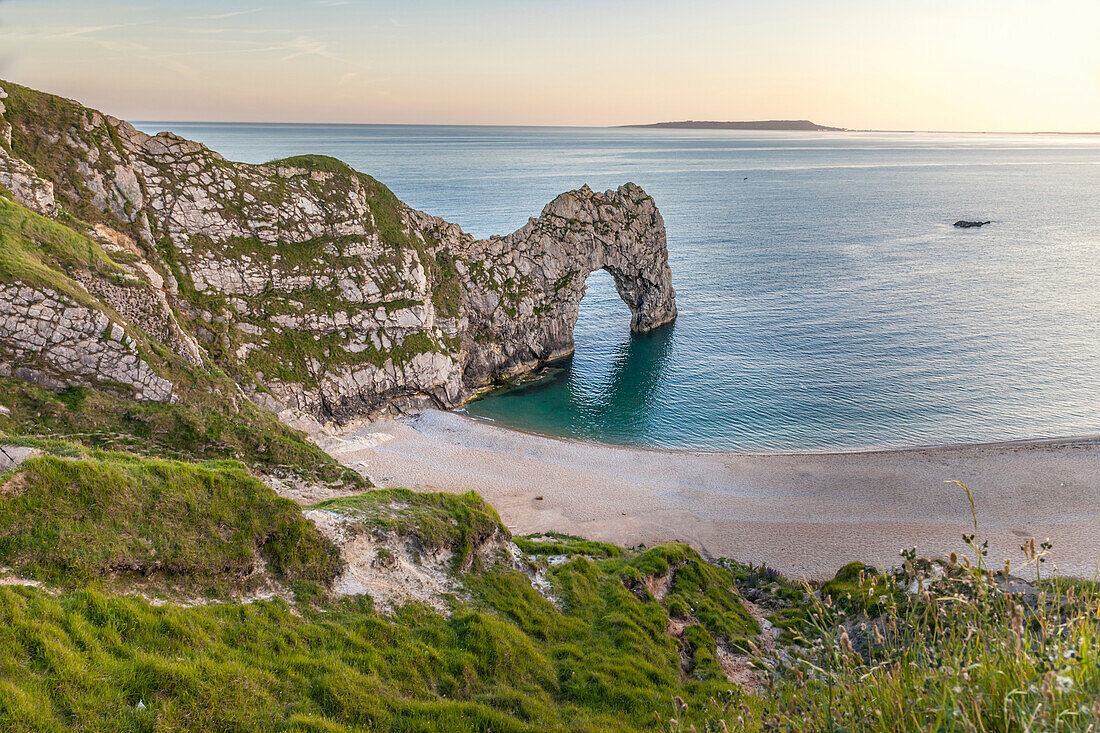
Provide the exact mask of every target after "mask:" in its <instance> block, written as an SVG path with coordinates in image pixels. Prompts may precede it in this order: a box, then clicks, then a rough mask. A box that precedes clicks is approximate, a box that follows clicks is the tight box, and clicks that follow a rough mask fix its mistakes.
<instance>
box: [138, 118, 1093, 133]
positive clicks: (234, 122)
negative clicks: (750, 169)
mask: <svg viewBox="0 0 1100 733" xmlns="http://www.w3.org/2000/svg"><path fill="white" fill-rule="evenodd" d="M127 122H129V123H130V124H131V125H142V124H154V123H155V124H162V125H163V124H182V125H287V126H290V125H296V126H306V125H312V126H317V127H523V128H555V129H573V130H649V131H652V130H671V131H675V132H737V133H746V132H752V133H755V132H786V133H790V132H797V133H803V134H815V135H843V134H846V133H851V132H876V133H897V134H928V135H1094V136H1095V135H1100V130H1080V131H1073V130H916V129H912V130H888V129H879V128H856V127H852V128H837V129H835V130H753V129H722V128H676V127H653V126H651V125H653V124H661V123H631V124H626V125H553V124H508V123H499V122H285V121H284V122H274V121H264V120H167V119H163V120H156V119H146V120H127Z"/></svg>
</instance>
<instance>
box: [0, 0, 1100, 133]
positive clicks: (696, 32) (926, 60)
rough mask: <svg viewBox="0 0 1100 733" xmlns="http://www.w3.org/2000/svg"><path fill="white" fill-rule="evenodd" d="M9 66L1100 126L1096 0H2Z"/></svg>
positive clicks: (170, 92) (344, 116)
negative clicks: (290, 0) (724, 0)
mask: <svg viewBox="0 0 1100 733" xmlns="http://www.w3.org/2000/svg"><path fill="white" fill-rule="evenodd" d="M0 78H6V79H10V80H12V81H17V82H20V83H23V84H27V85H30V86H34V87H38V88H41V89H45V90H49V91H53V92H56V93H60V94H64V95H66V96H70V97H74V98H77V99H80V100H81V101H84V102H86V103H88V104H90V105H92V106H95V107H99V108H101V109H104V110H107V111H110V112H111V113H113V114H116V115H119V116H123V117H127V118H129V119H157V120H265V121H301V122H420V123H499V124H568V125H612V124H624V123H631V122H655V121H661V120H679V119H772V118H798V119H801V118H808V119H812V120H814V121H816V122H820V123H823V124H829V125H838V126H843V127H860V128H863V127H871V128H890V129H950V130H1066V131H1074V130H1076V131H1080V130H1090V131H1092V130H1100V2H1098V1H1097V0H1042V1H1041V0H996V1H993V0H988V1H977V0H942V1H941V0H922V1H919V2H909V1H904V0H866V1H863V0H859V1H857V0H834V1H830V0H812V1H802V0H767V1H766V2H764V1H761V0H752V1H749V0H744V1H740V0H738V1H733V0H731V1H727V2H716V1H713V0H696V1H678V0H662V1H661V2H648V1H647V0H630V1H629V2H627V1H625V0H622V1H621V0H583V1H582V0H546V1H537V2H536V1H535V0H464V1H463V0H454V1H452V2H445V1H443V0H420V1H417V0H404V1H403V2H401V1H398V0H393V1H390V0H386V1H382V0H301V1H299V2H275V1H274V0H252V1H250V2H242V1H238V0H170V1H166V2H162V1H161V0H146V1H144V2H138V1H137V0H102V1H99V0H0Z"/></svg>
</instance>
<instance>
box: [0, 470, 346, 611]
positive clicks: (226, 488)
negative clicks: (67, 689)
mask: <svg viewBox="0 0 1100 733" xmlns="http://www.w3.org/2000/svg"><path fill="white" fill-rule="evenodd" d="M4 486H5V488H4V489H3V490H2V491H0V564H3V565H9V566H12V567H14V568H16V569H17V570H18V571H19V572H20V573H21V574H23V575H26V576H28V577H33V578H38V579H41V580H47V581H50V582H53V583H58V584H67V585H71V584H75V583H85V582H91V581H96V580H102V579H113V578H114V577H116V576H118V577H119V578H122V579H124V580H133V579H145V578H152V579H155V580H157V581H161V582H164V583H170V584H171V585H172V586H173V587H176V588H183V589H192V590H202V591H208V590H217V589H219V588H221V589H224V590H232V589H235V588H238V587H247V586H248V584H249V582H250V579H251V578H252V576H254V575H255V574H256V573H258V571H259V569H260V568H259V564H260V562H261V560H262V561H263V562H266V563H267V564H268V565H269V566H270V569H271V570H272V572H273V573H274V575H275V576H276V577H278V578H281V579H283V580H285V581H288V582H289V581H298V580H304V581H309V582H314V583H320V584H325V583H328V582H329V581H331V580H332V578H333V577H335V575H336V573H337V572H338V571H339V569H340V567H341V564H340V560H339V556H338V554H337V552H336V549H335V547H333V546H332V545H331V544H330V543H329V542H328V541H327V540H325V539H324V538H323V537H322V536H321V534H320V532H319V531H318V530H317V529H316V528H315V527H314V526H313V524H312V523H310V522H308V521H307V520H306V519H304V518H303V517H302V514H301V510H300V509H299V507H298V506H297V505H296V504H295V503H293V502H291V501H289V500H286V499H281V498H279V497H277V496H276V495H275V494H274V492H272V491H271V489H269V488H267V487H266V486H264V485H263V484H261V483H260V482H259V481H257V480H256V479H254V478H252V477H251V476H250V475H248V473H247V472H246V471H245V470H244V467H243V466H241V465H240V464H239V463H236V462H231V461H226V462H221V463H207V464H195V463H183V462H179V461H167V460H157V459H146V458H139V457H136V456H133V455H129V454H122V453H109V452H94V453H92V454H90V455H88V456H86V457H82V458H79V459H72V458H60V457H56V456H52V455H41V456H37V457H33V458H30V459H28V460H27V461H25V462H24V463H23V464H22V465H20V467H19V469H18V470H17V472H16V473H14V474H12V475H10V476H8V477H6V481H5V484H4Z"/></svg>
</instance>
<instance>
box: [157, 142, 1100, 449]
mask: <svg viewBox="0 0 1100 733" xmlns="http://www.w3.org/2000/svg"><path fill="white" fill-rule="evenodd" d="M140 126H141V127H143V128H144V129H147V130H151V131H155V130H158V129H166V128H170V129H173V130H174V131H176V132H178V133H180V134H182V135H185V136H187V137H192V138H196V139H199V140H202V141H203V142H206V143H207V144H209V145H210V146H211V147H212V148H214V149H216V150H219V151H220V152H222V153H224V154H226V155H227V156H228V157H231V158H234V159H237V160H246V161H252V162H262V161H265V160H269V159H272V158H276V157H282V156H285V155H289V154H293V153H303V152H316V153H326V154H329V155H335V156H337V157H340V158H342V159H344V160H346V161H348V162H349V163H351V164H352V165H354V166H355V167H357V168H359V169H360V170H363V171H366V172H369V173H371V174H373V175H374V176H376V177H377V178H379V179H380V180H382V181H383V182H385V183H386V184H388V185H389V186H390V187H391V188H392V189H393V190H394V191H395V192H396V193H397V195H398V196H400V197H401V198H402V199H404V200H405V201H408V202H409V203H410V204H412V205H413V206H416V207H418V208H421V209H424V210H427V211H430V212H431V213H433V214H438V215H440V216H443V217H445V218H447V219H450V220H452V221H456V222H458V223H460V224H461V225H462V226H463V227H465V228H466V229H467V230H468V231H470V232H472V233H474V234H476V235H479V236H484V235H489V234H495V233H506V232H509V231H511V230H513V229H515V228H517V227H519V226H521V225H522V224H523V223H524V222H525V221H526V219H527V217H528V216H532V215H536V214H537V213H538V212H539V211H540V210H541V208H542V206H543V205H544V204H545V203H546V202H548V201H549V200H550V199H552V198H553V197H554V196H555V195H556V194H557V193H559V192H561V191H564V190H567V189H571V188H576V187H578V186H580V185H581V184H583V183H588V184H589V185H591V186H592V187H593V188H608V187H612V186H617V185H619V184H620V183H623V182H624V181H635V182H636V183H638V184H640V185H642V186H643V187H645V189H646V190H647V191H649V193H650V194H652V195H653V197H654V198H655V199H656V200H657V204H658V206H659V207H660V209H661V211H662V213H663V214H664V217H665V222H666V224H667V227H668V244H669V256H670V260H671V265H672V272H673V281H674V284H675V286H676V289H677V292H678V305H679V309H680V317H679V319H678V320H677V322H676V323H675V325H674V326H673V327H671V328H667V329H664V330H662V331H660V332H658V333H656V334H653V335H650V336H645V337H632V336H631V335H630V333H629V320H630V319H629V313H628V312H627V309H626V306H625V305H623V303H622V302H621V301H619V300H618V296H617V295H616V294H615V291H614V287H613V285H612V283H611V279H610V277H609V276H607V275H606V274H605V273H596V274H594V275H592V276H591V277H590V278H589V281H588V284H589V290H588V294H587V295H586V297H585V299H584V301H583V302H582V304H581V317H580V322H579V323H578V325H577V331H576V342H577V352H576V355H575V357H574V358H573V359H572V361H571V362H569V363H566V364H563V365H560V366H561V368H560V369H559V370H556V371H555V372H553V376H551V377H549V378H547V379H545V380H542V381H540V382H538V383H536V384H533V385H530V386H527V387H525V388H521V389H517V390H514V391H511V392H508V393H503V394H498V395H494V396H491V397H489V398H487V399H484V400H481V401H479V402H476V403H472V404H470V405H469V406H468V408H467V409H468V411H469V413H470V414H472V415H476V416H480V417H484V418H490V419H492V420H495V421H497V422H499V423H501V424H504V425H508V426H513V427H518V428H523V429H527V430H533V431H536V432H543V433H548V434H555V435H567V436H572V437H577V438H584V439H592V440H600V441H607V442H617V443H631V444H641V445H653V446H666V447H689V448H700V449H736V450H750V451H768V450H804V449H829V448H862V447H873V446H904V445H925V444H934V443H945V442H970V441H987V440H1005V439H1018V438H1034V437H1051V436H1062V435H1080V434H1094V433H1100V138H1096V137H1084V136H998V135H926V134H877V133H847V134H800V133H765V132H754V133H737V132H726V131H677V130H605V129H568V128H493V127H418V126H411V127H408V126H303V125H220V124H219V125H214V124H194V123H192V124H181V123H147V124H144V125H140ZM746 179H747V180H746ZM963 218H966V219H982V220H985V219H992V220H993V223H992V224H990V225H989V226H986V227H984V228H982V229H971V230H957V229H954V228H953V227H952V226H951V224H952V222H954V221H955V220H957V219H963Z"/></svg>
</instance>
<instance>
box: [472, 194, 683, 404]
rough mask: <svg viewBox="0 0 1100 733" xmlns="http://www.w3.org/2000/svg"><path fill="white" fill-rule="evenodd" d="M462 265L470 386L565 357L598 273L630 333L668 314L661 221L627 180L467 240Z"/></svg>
mask: <svg viewBox="0 0 1100 733" xmlns="http://www.w3.org/2000/svg"><path fill="white" fill-rule="evenodd" d="M469 261H470V263H471V270H472V272H471V275H472V276H471V277H470V282H469V284H468V287H467V293H466V303H465V305H466V312H467V315H468V317H469V320H470V335H471V336H472V338H470V339H469V340H468V341H469V343H470V348H469V350H468V352H467V358H466V364H465V368H464V380H465V381H466V383H467V385H468V386H470V387H476V386H477V385H479V384H482V383H484V382H485V381H487V380H489V379H493V378H498V377H507V376H510V375H513V374H515V373H518V372H522V371H525V370H528V369H530V368H532V367H533V366H535V365H537V364H539V363H541V362H546V361H550V360H553V359H555V358H560V357H563V356H566V355H568V354H570V353H572V351H573V328H574V327H575V326H576V323H577V317H578V314H579V310H580V301H581V298H583V297H584V293H585V281H586V280H587V278H588V276H589V275H590V274H592V273H593V272H595V271H597V270H605V271H607V272H608V273H609V274H610V275H611V277H612V278H613V279H614V281H615V288H616V290H617V291H618V293H619V297H621V298H622V299H623V302H625V303H626V305H627V307H628V308H629V309H630V314H631V322H630V328H631V330H632V331H634V332H635V333H646V332H648V331H652V330H653V329H655V328H659V327H660V326H663V325H665V324H667V323H670V322H672V321H673V320H675V318H676V291H675V290H674V289H673V287H672V272H671V270H670V269H669V265H668V246H667V242H666V237H665V224H664V220H663V219H662V217H661V214H660V212H659V211H658V210H657V206H656V204H655V203H654V201H653V199H652V198H651V197H650V196H649V195H648V194H646V192H645V191H643V190H642V189H641V188H640V187H639V186H637V185H635V184H633V183H628V184H626V185H624V186H620V187H619V188H618V189H615V190H610V191H605V192H603V193H596V192H593V191H592V190H591V189H590V188H589V187H588V186H584V187H583V188H581V189H578V190H576V191H569V192H567V193H563V194H561V195H560V196H558V197H557V198H555V199H554V200H553V201H551V202H550V203H549V204H547V205H546V207H545V208H544V209H543V211H542V214H541V215H540V216H539V217H538V218H533V219H531V220H529V221H528V223H527V224H526V225H525V226H524V227H523V228H521V229H519V230H517V231H515V232H513V233H512V234H509V235H508V236H506V237H494V238H491V239H488V240H481V241H478V242H475V243H474V244H473V247H472V251H471V252H470V260H469Z"/></svg>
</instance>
